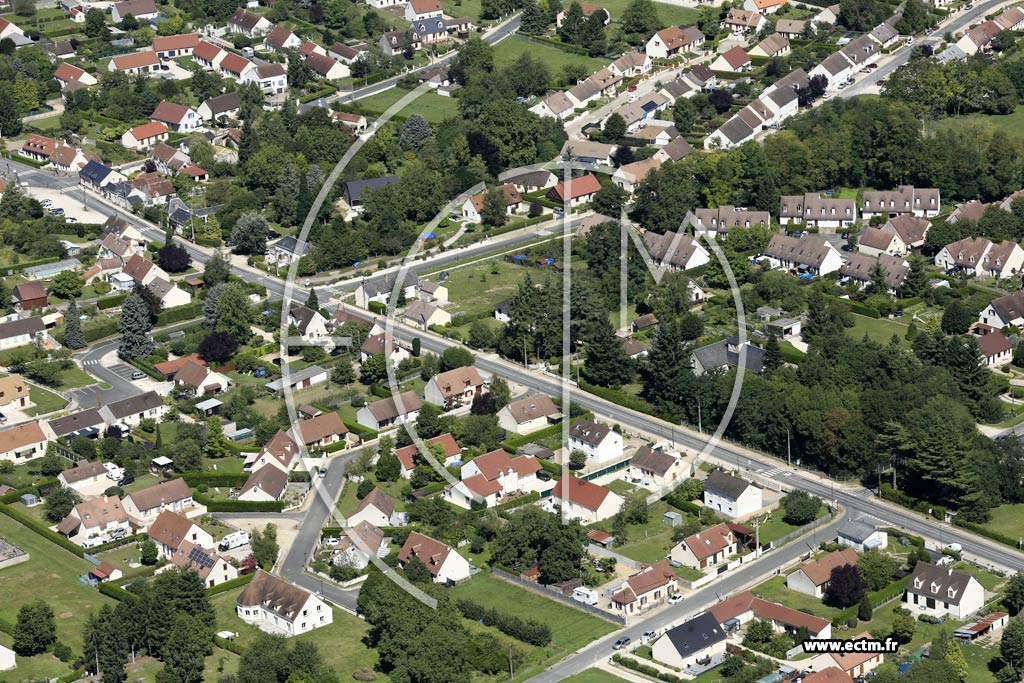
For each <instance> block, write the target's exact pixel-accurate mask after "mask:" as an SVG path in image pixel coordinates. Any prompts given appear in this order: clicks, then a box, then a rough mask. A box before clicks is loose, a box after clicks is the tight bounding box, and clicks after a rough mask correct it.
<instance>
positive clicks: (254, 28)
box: [228, 7, 274, 38]
mask: <svg viewBox="0 0 1024 683" xmlns="http://www.w3.org/2000/svg"><path fill="white" fill-rule="evenodd" d="M272 30H274V25H273V24H272V23H271V22H270V20H269V19H267V18H266V17H264V16H262V15H260V14H256V13H255V12H250V11H249V10H247V9H244V8H242V7H239V8H238V9H237V10H235V13H234V14H232V15H231V18H230V19H228V33H241V34H242V35H243V36H245V37H247V38H260V37H263V36H265V35H267V34H268V33H270V32H271V31H272Z"/></svg>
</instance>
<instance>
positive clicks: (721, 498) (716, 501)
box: [704, 470, 764, 519]
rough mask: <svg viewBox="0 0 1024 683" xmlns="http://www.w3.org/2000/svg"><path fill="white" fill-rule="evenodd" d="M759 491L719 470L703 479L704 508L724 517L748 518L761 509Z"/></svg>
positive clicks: (746, 482)
mask: <svg viewBox="0 0 1024 683" xmlns="http://www.w3.org/2000/svg"><path fill="white" fill-rule="evenodd" d="M762 505H764V503H763V502H762V500H761V489H759V488H758V487H756V486H754V485H753V484H751V483H750V482H748V481H744V480H743V479H738V478H736V477H734V476H732V475H730V474H726V473H725V472H723V471H721V470H715V471H713V472H712V473H711V474H709V475H708V476H707V477H706V478H705V479H704V506H705V507H707V508H710V509H712V510H715V511H716V512H720V513H722V514H723V515H725V516H726V517H730V518H732V519H738V518H742V517H748V516H750V515H752V514H754V513H755V512H757V511H758V510H760V509H761V507H762Z"/></svg>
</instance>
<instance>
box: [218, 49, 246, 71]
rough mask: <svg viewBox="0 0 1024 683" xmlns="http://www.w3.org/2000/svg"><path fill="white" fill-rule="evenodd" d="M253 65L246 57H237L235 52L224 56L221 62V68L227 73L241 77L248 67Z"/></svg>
mask: <svg viewBox="0 0 1024 683" xmlns="http://www.w3.org/2000/svg"><path fill="white" fill-rule="evenodd" d="M251 64H252V62H250V61H249V60H248V59H246V58H245V57H242V56H241V55H236V54H235V53H234V52H229V53H227V54H226V55H224V59H222V60H221V61H220V68H222V69H224V70H225V71H230V72H231V73H233V74H239V75H241V73H242V72H243V71H245V69H246V67H248V66H250V65H251Z"/></svg>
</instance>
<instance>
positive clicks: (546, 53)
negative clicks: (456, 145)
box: [363, 11, 614, 102]
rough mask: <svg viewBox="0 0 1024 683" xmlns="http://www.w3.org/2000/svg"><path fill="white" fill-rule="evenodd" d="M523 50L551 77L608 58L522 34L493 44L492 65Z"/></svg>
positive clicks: (516, 56)
mask: <svg viewBox="0 0 1024 683" xmlns="http://www.w3.org/2000/svg"><path fill="white" fill-rule="evenodd" d="M613 15H614V11H613ZM524 52H526V53H528V54H529V55H530V56H531V57H533V58H534V59H538V60H540V61H542V62H543V63H544V64H546V65H547V67H548V69H549V70H550V72H551V76H552V78H558V76H559V75H560V74H561V73H562V69H564V68H565V66H566V65H567V64H582V65H583V66H584V67H585V68H586V69H587V73H593V72H594V71H597V70H598V69H600V68H601V67H603V66H608V63H609V60H607V59H601V58H600V57H585V56H583V55H577V54H573V53H571V52H566V51H565V50H560V49H558V48H557V47H555V46H554V45H548V44H546V43H538V42H534V41H532V40H528V39H526V38H523V37H522V36H510V37H508V38H506V39H505V40H503V41H501V42H500V43H498V44H497V45H495V46H494V65H495V67H497V68H501V67H503V66H508V65H509V64H511V63H512V62H514V61H516V60H517V59H519V57H520V56H521V55H522V54H523V53H524ZM442 99H444V98H442ZM363 101H364V102H365V101H366V100H363Z"/></svg>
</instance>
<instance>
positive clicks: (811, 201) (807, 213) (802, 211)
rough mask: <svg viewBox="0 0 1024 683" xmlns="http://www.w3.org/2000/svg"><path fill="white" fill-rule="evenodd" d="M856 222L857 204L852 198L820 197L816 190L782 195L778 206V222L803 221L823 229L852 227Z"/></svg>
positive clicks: (787, 223)
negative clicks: (800, 193) (801, 193)
mask: <svg viewBox="0 0 1024 683" xmlns="http://www.w3.org/2000/svg"><path fill="white" fill-rule="evenodd" d="M856 222H857V204H856V202H855V201H854V200H853V199H838V198H833V197H822V196H821V195H820V194H818V193H816V192H808V193H807V194H805V195H783V196H782V199H781V201H780V207H779V223H780V224H782V225H790V224H792V223H803V224H804V225H805V226H807V227H814V228H818V229H824V230H835V229H839V228H843V229H845V228H852V227H853V225H854V223H856Z"/></svg>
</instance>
